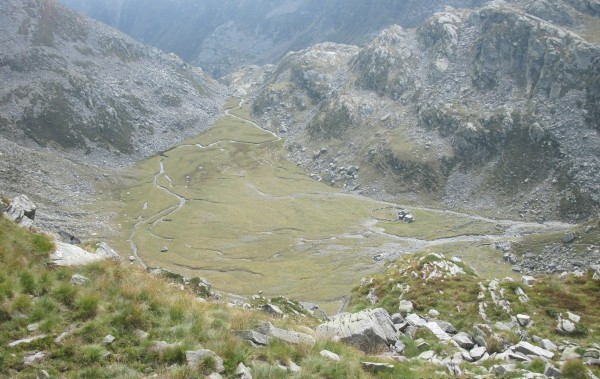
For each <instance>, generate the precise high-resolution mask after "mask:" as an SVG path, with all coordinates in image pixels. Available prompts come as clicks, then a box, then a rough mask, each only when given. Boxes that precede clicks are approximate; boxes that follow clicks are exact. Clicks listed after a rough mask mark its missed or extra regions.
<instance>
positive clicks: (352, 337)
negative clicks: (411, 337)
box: [317, 308, 398, 353]
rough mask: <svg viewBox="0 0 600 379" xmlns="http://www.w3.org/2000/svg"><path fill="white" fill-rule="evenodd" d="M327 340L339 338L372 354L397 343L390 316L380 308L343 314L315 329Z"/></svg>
mask: <svg viewBox="0 0 600 379" xmlns="http://www.w3.org/2000/svg"><path fill="white" fill-rule="evenodd" d="M317 332H318V333H320V334H321V335H323V336H325V337H329V338H334V337H336V338H339V339H340V340H341V341H344V342H346V343H348V344H350V345H352V346H355V347H357V348H358V349H360V350H362V351H364V352H368V353H372V352H376V351H381V350H385V349H387V348H388V347H389V346H390V345H394V344H395V343H396V341H398V336H397V333H396V328H395V327H394V323H393V321H392V318H391V317H390V314H389V313H388V312H387V311H386V310H385V309H382V308H377V309H369V310H365V311H362V312H358V313H352V314H351V313H344V314H341V315H338V316H335V317H334V318H332V319H331V320H330V321H328V322H326V323H324V324H321V325H319V326H318V327H317Z"/></svg>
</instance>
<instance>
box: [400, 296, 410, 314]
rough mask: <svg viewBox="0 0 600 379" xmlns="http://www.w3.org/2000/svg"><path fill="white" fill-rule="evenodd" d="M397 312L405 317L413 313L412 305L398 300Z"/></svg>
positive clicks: (406, 301)
mask: <svg viewBox="0 0 600 379" xmlns="http://www.w3.org/2000/svg"><path fill="white" fill-rule="evenodd" d="M398 311H399V312H400V314H401V315H403V316H405V315H407V314H409V313H411V312H412V311H413V303H412V301H408V300H400V305H399V306H398Z"/></svg>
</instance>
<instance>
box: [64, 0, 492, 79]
mask: <svg viewBox="0 0 600 379" xmlns="http://www.w3.org/2000/svg"><path fill="white" fill-rule="evenodd" d="M62 1H63V3H65V4H67V5H69V6H71V7H73V8H74V9H76V10H78V11H81V12H83V13H85V14H87V15H88V16H91V17H93V18H96V19H98V20H100V21H102V22H105V23H107V24H109V25H111V26H114V27H116V28H118V29H120V30H121V31H124V32H125V33H127V34H129V35H131V36H133V37H134V38H136V39H138V40H139V41H142V42H144V43H147V44H150V45H153V46H156V47H158V48H160V49H162V50H164V51H166V52H174V53H176V54H177V55H179V56H180V57H181V58H182V59H184V60H186V61H187V62H190V63H193V64H196V65H199V66H201V67H203V68H204V69H207V70H209V71H210V72H212V73H213V74H214V75H215V76H221V75H223V74H226V73H229V72H231V71H232V70H233V69H235V68H236V67H239V66H240V65H242V64H265V63H274V62H275V61H276V60H277V59H278V58H280V57H282V56H283V55H285V53H287V52H288V51H290V50H300V49H303V48H305V47H308V46H310V45H312V44H314V43H317V42H323V41H330V42H340V43H351V44H356V43H364V42H368V40H369V39H370V38H371V37H372V36H373V35H375V34H377V33H378V32H379V31H380V30H381V29H383V28H384V27H386V26H389V25H391V24H400V25H402V26H404V27H416V26H418V25H419V24H420V23H421V22H422V21H423V20H424V19H425V18H426V17H428V16H430V15H432V14H433V13H434V12H437V11H441V10H444V8H445V7H447V6H452V7H457V8H465V7H473V6H477V5H480V4H482V3H484V2H485V1H483V0H425V1H423V0H386V1H371V0H344V1H340V0H324V1H323V0H284V1H280V0H242V1H239V0H202V1H197V0H158V1H146V0H62Z"/></svg>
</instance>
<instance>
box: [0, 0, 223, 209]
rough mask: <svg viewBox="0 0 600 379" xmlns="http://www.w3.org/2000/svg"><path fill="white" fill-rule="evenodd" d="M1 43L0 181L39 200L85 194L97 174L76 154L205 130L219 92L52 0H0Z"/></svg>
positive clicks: (96, 160) (120, 157) (194, 73)
mask: <svg viewBox="0 0 600 379" xmlns="http://www.w3.org/2000/svg"><path fill="white" fill-rule="evenodd" d="M0 46H2V48H1V49H0V81H1V82H2V86H1V87H0V137H1V138H0V156H2V159H0V173H1V174H0V188H2V190H3V194H6V195H13V194H15V193H19V192H22V191H24V192H25V193H28V194H30V195H32V197H33V198H34V199H35V200H36V201H37V202H41V203H43V204H47V203H48V202H52V203H54V204H55V205H56V203H57V202H58V203H61V202H62V201H65V202H68V201H71V200H73V199H74V198H77V197H78V196H79V194H80V193H85V192H89V189H88V187H89V185H88V183H89V181H88V180H84V176H85V175H92V178H93V177H95V176H98V175H100V172H99V171H98V170H97V169H94V168H93V167H92V166H89V167H86V166H82V165H81V162H82V161H85V162H87V163H88V164H91V165H97V164H100V165H111V166H114V165H118V164H122V163H126V162H130V161H132V160H137V159H139V158H142V157H146V156H148V155H151V154H155V153H156V152H158V151H161V150H164V149H166V148H167V147H170V146H172V145H173V144H174V143H175V142H176V141H179V140H181V139H183V138H185V137H186V136H190V135H194V134H196V133H197V132H199V131H201V130H205V129H207V128H208V127H209V126H210V125H211V124H212V121H213V120H214V118H215V117H216V116H217V115H218V113H219V112H220V107H221V104H222V102H223V98H224V94H225V92H226V91H225V89H224V88H223V87H222V86H221V85H219V84H218V83H216V82H215V81H213V80H212V79H210V77H209V76H207V75H206V74H205V73H204V72H203V71H202V70H201V69H198V68H195V67H191V66H189V65H187V64H186V63H184V62H183V61H181V60H180V59H179V58H177V57H176V56H175V55H173V54H171V55H166V54H163V53H161V52H160V51H159V50H157V49H155V48H149V47H146V46H143V45H142V44H140V43H138V42H136V41H134V40H133V39H132V38H130V37H127V36H125V35H123V34H121V33H119V32H116V31H114V30H112V29H111V28H109V27H107V26H105V25H104V24H101V23H99V22H96V21H92V20H90V19H88V18H86V17H84V16H81V15H79V14H77V13H75V12H74V11H71V10H69V9H68V8H66V7H65V6H63V5H60V4H59V3H57V2H55V1H53V0H26V1H21V0H18V1H17V0H6V1H2V2H1V3H0ZM40 196H41V197H43V199H42V198H40ZM48 208H52V209H54V208H55V207H52V206H49V207H48Z"/></svg>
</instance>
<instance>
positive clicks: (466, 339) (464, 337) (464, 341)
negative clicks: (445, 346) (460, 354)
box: [452, 332, 475, 350]
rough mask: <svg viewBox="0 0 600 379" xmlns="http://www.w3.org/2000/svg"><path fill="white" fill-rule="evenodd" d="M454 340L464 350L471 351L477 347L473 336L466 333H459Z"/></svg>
mask: <svg viewBox="0 0 600 379" xmlns="http://www.w3.org/2000/svg"><path fill="white" fill-rule="evenodd" d="M452 340H453V341H454V342H456V343H457V344H458V346H460V347H462V348H463V349H467V350H471V349H472V348H473V347H474V346H475V341H473V338H471V336H470V335H469V334H468V333H465V332H460V333H458V334H457V335H455V336H454V337H452Z"/></svg>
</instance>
